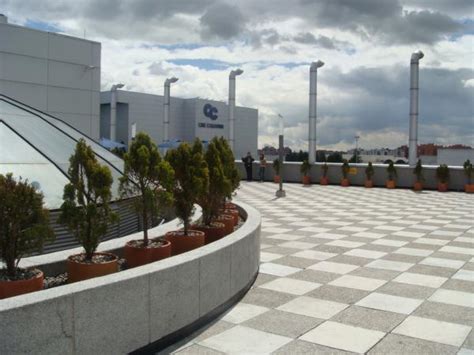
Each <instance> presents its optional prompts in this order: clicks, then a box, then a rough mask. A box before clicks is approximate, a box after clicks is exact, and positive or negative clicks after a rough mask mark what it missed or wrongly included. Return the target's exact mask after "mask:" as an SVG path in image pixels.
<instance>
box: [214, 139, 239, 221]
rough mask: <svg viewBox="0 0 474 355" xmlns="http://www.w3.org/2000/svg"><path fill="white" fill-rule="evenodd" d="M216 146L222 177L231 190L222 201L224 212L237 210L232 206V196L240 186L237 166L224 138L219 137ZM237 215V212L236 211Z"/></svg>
mask: <svg viewBox="0 0 474 355" xmlns="http://www.w3.org/2000/svg"><path fill="white" fill-rule="evenodd" d="M215 143H216V146H217V149H218V151H219V155H220V159H221V162H222V166H223V169H224V175H225V176H226V178H227V179H228V180H229V181H230V184H231V188H230V190H228V191H227V193H226V196H224V199H223V201H222V202H223V209H224V210H233V211H236V210H237V206H236V205H235V204H233V203H232V202H231V201H232V195H233V194H234V192H235V190H237V189H238V188H239V185H240V174H239V170H238V169H237V166H236V165H235V158H234V153H233V152H232V149H230V146H229V143H228V142H227V140H226V139H225V138H224V137H219V138H218V139H217V140H216V141H215ZM237 214H238V211H237Z"/></svg>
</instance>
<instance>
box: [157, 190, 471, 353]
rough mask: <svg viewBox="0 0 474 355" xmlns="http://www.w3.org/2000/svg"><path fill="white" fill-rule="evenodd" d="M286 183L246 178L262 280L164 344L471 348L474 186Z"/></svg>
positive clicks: (264, 349) (214, 349) (212, 349)
mask: <svg viewBox="0 0 474 355" xmlns="http://www.w3.org/2000/svg"><path fill="white" fill-rule="evenodd" d="M284 188H285V190H286V192H287V197H285V198H282V199H275V197H274V196H275V190H276V189H277V185H276V184H273V183H257V182H251V183H246V182H242V186H241V188H240V190H239V192H238V195H237V199H238V200H241V201H243V202H246V203H249V204H251V205H253V206H254V207H256V208H257V209H258V210H260V212H261V213H262V218H263V220H262V234H261V237H262V240H261V265H260V273H259V275H258V278H257V280H256V282H255V284H254V285H253V287H252V288H251V289H250V290H249V292H248V293H247V294H246V295H245V297H244V298H243V299H242V300H241V301H240V302H239V303H238V304H237V305H235V306H234V307H233V308H232V309H231V310H230V311H229V312H227V313H226V314H225V315H223V316H222V317H221V318H220V319H218V320H217V321H215V322H214V323H212V324H211V325H209V326H208V327H206V328H204V329H201V330H199V331H198V332H196V333H195V334H193V335H192V336H190V337H188V338H186V339H184V340H183V341H181V342H180V343H178V344H175V345H174V346H172V347H170V348H168V349H166V350H165V352H166V353H168V352H170V351H173V352H177V353H179V354H191V353H192V354H195V353H206V354H214V353H215V354H218V353H222V352H224V353H281V354H295V353H316V352H317V353H333V354H334V353H345V352H346V351H349V352H356V353H369V354H374V353H399V354H400V353H406V354H414V353H418V354H419V353H423V354H428V353H433V354H434V353H436V354H456V353H458V354H472V352H474V331H473V330H472V327H473V325H474V244H473V241H474V221H473V212H474V196H472V195H468V194H464V193H458V192H449V193H439V192H436V191H424V192H422V193H414V192H413V191H411V190H408V189H397V190H388V189H384V188H375V189H364V188H363V187H349V188H341V187H339V186H320V185H311V186H310V187H303V186H302V185H299V184H286V185H285V187H284Z"/></svg>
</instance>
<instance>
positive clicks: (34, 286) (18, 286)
mask: <svg viewBox="0 0 474 355" xmlns="http://www.w3.org/2000/svg"><path fill="white" fill-rule="evenodd" d="M43 279H44V275H43V272H42V271H40V270H37V274H36V275H35V276H34V277H32V278H31V279H28V280H17V281H0V300H1V299H4V298H8V297H13V296H18V295H23V294H25V293H30V292H35V291H40V290H42V289H43Z"/></svg>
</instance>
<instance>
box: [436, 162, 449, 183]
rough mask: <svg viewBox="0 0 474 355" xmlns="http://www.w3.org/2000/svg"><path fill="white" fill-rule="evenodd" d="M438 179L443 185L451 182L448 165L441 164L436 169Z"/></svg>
mask: <svg viewBox="0 0 474 355" xmlns="http://www.w3.org/2000/svg"><path fill="white" fill-rule="evenodd" d="M436 177H437V178H438V181H439V182H440V183H442V184H447V183H448V181H449V168H448V166H447V165H446V164H441V165H440V166H438V168H437V169H436Z"/></svg>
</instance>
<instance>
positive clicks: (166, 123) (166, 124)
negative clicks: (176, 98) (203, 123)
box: [163, 77, 178, 142]
mask: <svg viewBox="0 0 474 355" xmlns="http://www.w3.org/2000/svg"><path fill="white" fill-rule="evenodd" d="M177 81H178V78H175V77H172V78H168V79H166V80H165V95H164V104H163V108H164V115H163V142H168V140H169V126H170V87H171V83H175V82H177Z"/></svg>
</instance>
